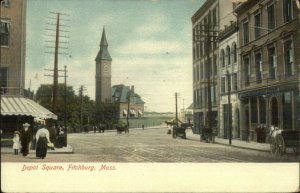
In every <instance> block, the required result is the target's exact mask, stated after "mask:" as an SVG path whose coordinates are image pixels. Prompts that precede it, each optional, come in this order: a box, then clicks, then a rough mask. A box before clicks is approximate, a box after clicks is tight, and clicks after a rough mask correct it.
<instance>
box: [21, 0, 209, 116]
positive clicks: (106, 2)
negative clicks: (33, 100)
mask: <svg viewBox="0 0 300 193" xmlns="http://www.w3.org/2000/svg"><path fill="white" fill-rule="evenodd" d="M203 3H204V0H84V1H83V0H27V23H26V25H27V31H26V47H27V51H26V88H30V89H31V90H34V91H36V90H37V89H38V87H39V85H40V84H52V83H53V78H52V77H49V76H45V75H49V74H51V73H53V72H51V71H47V70H45V69H53V66H54V54H49V53H46V52H53V50H54V49H53V48H49V46H50V47H54V42H52V41H54V37H53V36H51V35H54V34H55V32H54V31H51V30H47V29H55V26H53V25H51V24H54V23H55V20H54V19H53V18H55V17H56V15H55V14H53V13H52V12H61V13H64V14H67V15H62V16H61V19H62V21H61V25H65V26H64V27H61V30H63V31H67V32H62V33H61V35H62V36H69V38H63V37H62V38H61V39H60V41H61V42H67V44H61V45H60V46H61V47H67V49H61V50H60V52H64V53H66V54H64V55H59V58H58V68H59V69H61V70H63V69H64V66H65V65H66V66H67V70H68V72H67V75H68V77H67V84H68V86H73V88H74V90H75V91H76V92H77V94H78V90H79V87H80V86H81V85H83V86H84V87H85V88H86V91H85V95H88V96H89V97H90V98H91V99H93V100H94V99H95V65H96V64H95V58H96V56H97V53H98V51H99V49H100V47H99V44H100V40H101V35H102V31H103V27H105V31H106V38H107V41H108V51H109V53H110V55H111V57H112V86H113V85H117V84H124V85H128V86H131V85H134V87H135V92H136V93H137V94H139V95H140V96H141V97H142V100H143V101H144V102H145V110H146V111H156V112H175V92H177V93H179V98H178V109H181V108H183V107H184V108H187V107H188V106H189V105H190V104H191V103H192V95H193V82H192V77H193V74H192V23H191V17H192V16H193V14H194V13H195V12H196V11H197V10H198V9H199V8H200V7H201V5H202V4H203ZM47 46H48V47H47ZM60 75H63V72H60ZM59 83H64V78H59Z"/></svg>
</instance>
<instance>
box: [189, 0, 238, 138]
mask: <svg viewBox="0 0 300 193" xmlns="http://www.w3.org/2000/svg"><path fill="white" fill-rule="evenodd" d="M232 10H233V3H232V2H231V1H230V0H209V1H206V2H205V3H204V4H203V6H202V7H201V8H200V9H199V10H198V11H197V12H196V13H195V14H194V15H193V16H192V19H191V20H192V25H193V104H194V107H193V112H194V114H193V115H194V121H193V122H194V130H193V131H194V133H201V128H203V127H204V126H208V125H210V126H211V127H213V128H218V122H219V116H218V111H219V88H218V87H219V85H218V76H219V73H218V68H219V67H218V66H219V44H218V40H217V38H218V32H219V31H220V30H222V29H224V28H225V25H229V24H230V21H234V18H235V16H234V15H233V13H232Z"/></svg>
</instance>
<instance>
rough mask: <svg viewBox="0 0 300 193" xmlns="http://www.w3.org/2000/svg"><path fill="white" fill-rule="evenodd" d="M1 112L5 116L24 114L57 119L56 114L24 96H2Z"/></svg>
mask: <svg viewBox="0 0 300 193" xmlns="http://www.w3.org/2000/svg"><path fill="white" fill-rule="evenodd" d="M1 114H2V115H4V116H5V115H6V116H7V115H10V116H11V115H21V116H22V115H23V116H32V117H38V118H42V119H55V120H57V116H56V115H55V114H53V113H52V112H50V111H49V110H47V109H46V108H44V107H42V106H41V105H39V104H37V103H36V102H34V101H33V100H30V99H27V98H23V97H10V96H1Z"/></svg>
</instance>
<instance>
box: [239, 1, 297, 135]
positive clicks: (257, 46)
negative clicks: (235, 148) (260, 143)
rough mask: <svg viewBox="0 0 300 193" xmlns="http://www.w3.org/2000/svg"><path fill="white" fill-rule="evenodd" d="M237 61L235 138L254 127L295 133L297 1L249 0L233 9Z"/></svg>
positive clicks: (252, 131)
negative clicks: (238, 102)
mask: <svg viewBox="0 0 300 193" xmlns="http://www.w3.org/2000/svg"><path fill="white" fill-rule="evenodd" d="M235 13H236V14H237V20H238V23H239V42H240V57H241V69H240V70H241V71H240V72H241V73H240V80H241V81H240V90H239V91H238V93H239V98H240V100H241V109H240V117H241V138H242V139H243V140H256V132H255V129H256V128H258V127H269V126H270V125H275V126H278V127H279V128H281V129H299V128H300V125H299V111H300V105H299V88H300V84H299V79H300V75H299V74H300V71H299V70H300V68H299V67H300V55H299V53H300V47H299V45H300V28H299V26H300V25H299V1H298V0H284V1H276V0H251V1H247V2H243V3H241V4H239V5H238V7H237V8H236V9H235Z"/></svg>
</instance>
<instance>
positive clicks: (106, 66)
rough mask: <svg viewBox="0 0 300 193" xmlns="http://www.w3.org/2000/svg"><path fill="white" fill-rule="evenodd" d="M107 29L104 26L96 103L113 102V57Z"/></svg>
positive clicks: (98, 57) (97, 72)
mask: <svg viewBox="0 0 300 193" xmlns="http://www.w3.org/2000/svg"><path fill="white" fill-rule="evenodd" d="M107 47H108V43H107V40H106V35H105V29H104V28H103V32H102V37H101V42H100V50H99V52H98V54H97V57H96V59H95V61H96V87H95V89H96V92H95V93H96V96H95V101H96V104H100V103H110V102H111V62H112V58H111V56H110V54H109V52H108V49H107Z"/></svg>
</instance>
